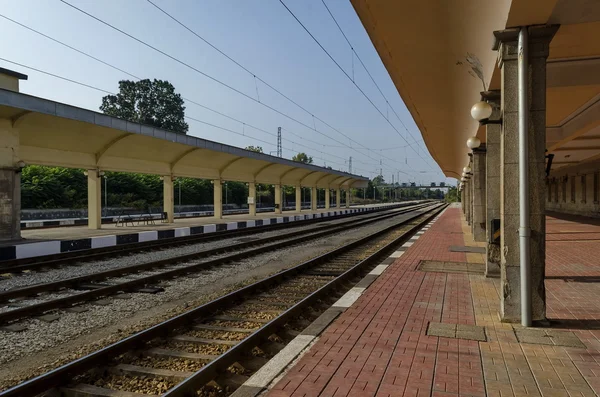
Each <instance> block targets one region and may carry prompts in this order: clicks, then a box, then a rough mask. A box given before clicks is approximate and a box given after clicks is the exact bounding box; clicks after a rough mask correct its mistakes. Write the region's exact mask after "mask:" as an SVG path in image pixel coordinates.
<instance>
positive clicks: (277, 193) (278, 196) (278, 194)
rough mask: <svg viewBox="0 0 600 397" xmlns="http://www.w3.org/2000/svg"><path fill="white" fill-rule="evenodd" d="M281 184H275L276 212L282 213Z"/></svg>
mask: <svg viewBox="0 0 600 397" xmlns="http://www.w3.org/2000/svg"><path fill="white" fill-rule="evenodd" d="M281 210H282V208H281V185H279V184H278V185H275V213H276V214H281Z"/></svg>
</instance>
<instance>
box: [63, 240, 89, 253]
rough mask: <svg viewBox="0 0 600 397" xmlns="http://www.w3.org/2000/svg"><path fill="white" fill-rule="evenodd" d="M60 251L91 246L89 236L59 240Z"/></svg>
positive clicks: (76, 249)
mask: <svg viewBox="0 0 600 397" xmlns="http://www.w3.org/2000/svg"><path fill="white" fill-rule="evenodd" d="M59 241H60V252H69V251H78V250H82V249H90V248H92V239H91V237H87V238H80V239H76V240H59Z"/></svg>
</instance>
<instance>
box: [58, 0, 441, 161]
mask: <svg viewBox="0 0 600 397" xmlns="http://www.w3.org/2000/svg"><path fill="white" fill-rule="evenodd" d="M61 1H62V0H61ZM279 2H280V3H281V5H283V7H285V9H286V10H287V11H288V13H289V14H290V15H291V16H292V17H293V18H294V20H296V22H298V24H299V25H300V26H301V27H302V29H304V31H305V32H306V33H308V35H309V36H310V37H311V38H312V39H313V41H314V42H315V43H316V44H317V45H318V46H319V47H320V48H321V50H323V52H325V54H326V55H327V56H328V57H329V59H331V61H332V62H333V63H334V64H335V65H336V66H337V67H338V69H340V70H341V71H342V73H343V74H344V75H345V76H346V77H347V78H348V80H350V81H351V82H352V84H354V86H355V87H356V88H357V89H358V90H359V92H360V93H361V94H362V95H363V96H364V97H365V98H366V99H367V101H368V102H369V103H370V104H371V105H372V106H373V108H375V110H377V112H378V113H379V114H380V115H381V117H383V118H384V119H385V120H386V121H387V123H388V124H389V125H390V126H391V127H392V129H394V131H396V133H397V134H398V135H399V136H400V137H401V138H402V139H403V140H404V141H405V142H406V143H407V144H408V141H407V140H406V138H405V137H404V136H403V135H402V134H401V133H400V131H398V129H397V128H396V126H394V124H392V123H391V122H390V121H389V119H388V118H387V117H385V114H383V112H382V111H381V110H380V109H379V107H377V105H375V103H374V102H373V100H372V99H371V98H370V97H369V96H368V95H367V94H366V93H365V92H364V90H363V89H362V88H360V86H359V85H358V84H356V82H355V81H354V80H353V79H352V77H351V76H350V75H349V74H348V72H346V71H345V70H344V68H342V66H341V65H340V64H339V63H338V62H337V61H336V60H335V58H334V57H333V56H332V55H331V54H330V53H329V51H327V49H326V48H325V47H323V45H322V44H321V42H320V41H319V40H317V38H316V37H315V36H314V35H313V34H312V33H311V32H310V30H308V28H307V27H306V26H305V25H304V24H303V23H302V21H300V19H299V18H298V17H297V16H296V14H294V12H293V11H292V10H291V9H290V8H289V7H288V6H287V5H286V4H285V3H284V2H283V0H279ZM409 146H410V148H411V149H412V150H413V151H414V152H415V153H416V154H417V155H418V156H419V157H420V158H421V159H422V160H423V161H424V162H425V163H426V164H427V165H428V166H429V167H431V165H430V164H429V162H428V161H427V160H426V159H424V158H423V156H421V153H419V151H417V150H415V148H414V147H412V145H410V144H409Z"/></svg>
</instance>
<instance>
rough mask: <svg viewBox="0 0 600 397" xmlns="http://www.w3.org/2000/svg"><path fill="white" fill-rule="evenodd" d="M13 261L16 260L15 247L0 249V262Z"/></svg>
mask: <svg viewBox="0 0 600 397" xmlns="http://www.w3.org/2000/svg"><path fill="white" fill-rule="evenodd" d="M13 259H17V247H16V246H15V245H9V246H5V247H0V261H9V260H13Z"/></svg>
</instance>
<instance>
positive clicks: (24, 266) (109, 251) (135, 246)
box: [0, 205, 405, 272]
mask: <svg viewBox="0 0 600 397" xmlns="http://www.w3.org/2000/svg"><path fill="white" fill-rule="evenodd" d="M403 207H405V206H403V205H400V206H397V207H395V208H396V209H397V208H403ZM389 210H390V209H389V208H381V209H374V210H370V211H368V212H364V213H358V214H357V213H353V214H341V215H334V216H329V217H324V218H314V219H305V220H299V221H294V222H285V218H289V217H286V216H285V215H281V216H279V217H281V218H283V219H284V222H283V223H273V224H269V225H262V226H256V227H251V228H242V229H236V230H219V229H217V231H216V232H212V233H207V234H192V235H190V236H183V237H169V238H163V239H159V240H152V241H143V242H137V243H127V244H118V245H115V246H110V247H102V248H90V249H82V250H76V251H69V252H62V253H59V254H51V255H44V256H36V257H30V258H21V259H11V260H4V261H0V271H3V272H4V271H6V272H21V271H26V270H36V269H43V268H51V267H58V266H65V265H68V264H73V263H80V262H85V261H92V260H99V259H102V258H107V257H115V256H121V255H129V254H132V253H135V252H140V251H148V250H158V249H162V248H172V247H176V246H181V245H188V244H198V243H204V242H208V241H215V240H220V239H225V238H231V237H239V236H244V235H248V234H256V233H262V232H270V231H273V230H279V229H287V228H295V227H302V226H307V225H312V224H318V223H321V222H325V221H332V220H338V219H343V218H350V217H354V216H363V215H372V214H374V213H377V212H382V211H389ZM259 221H263V220H259ZM226 226H227V225H226V224H225V223H222V224H219V225H217V227H218V228H219V227H226Z"/></svg>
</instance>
